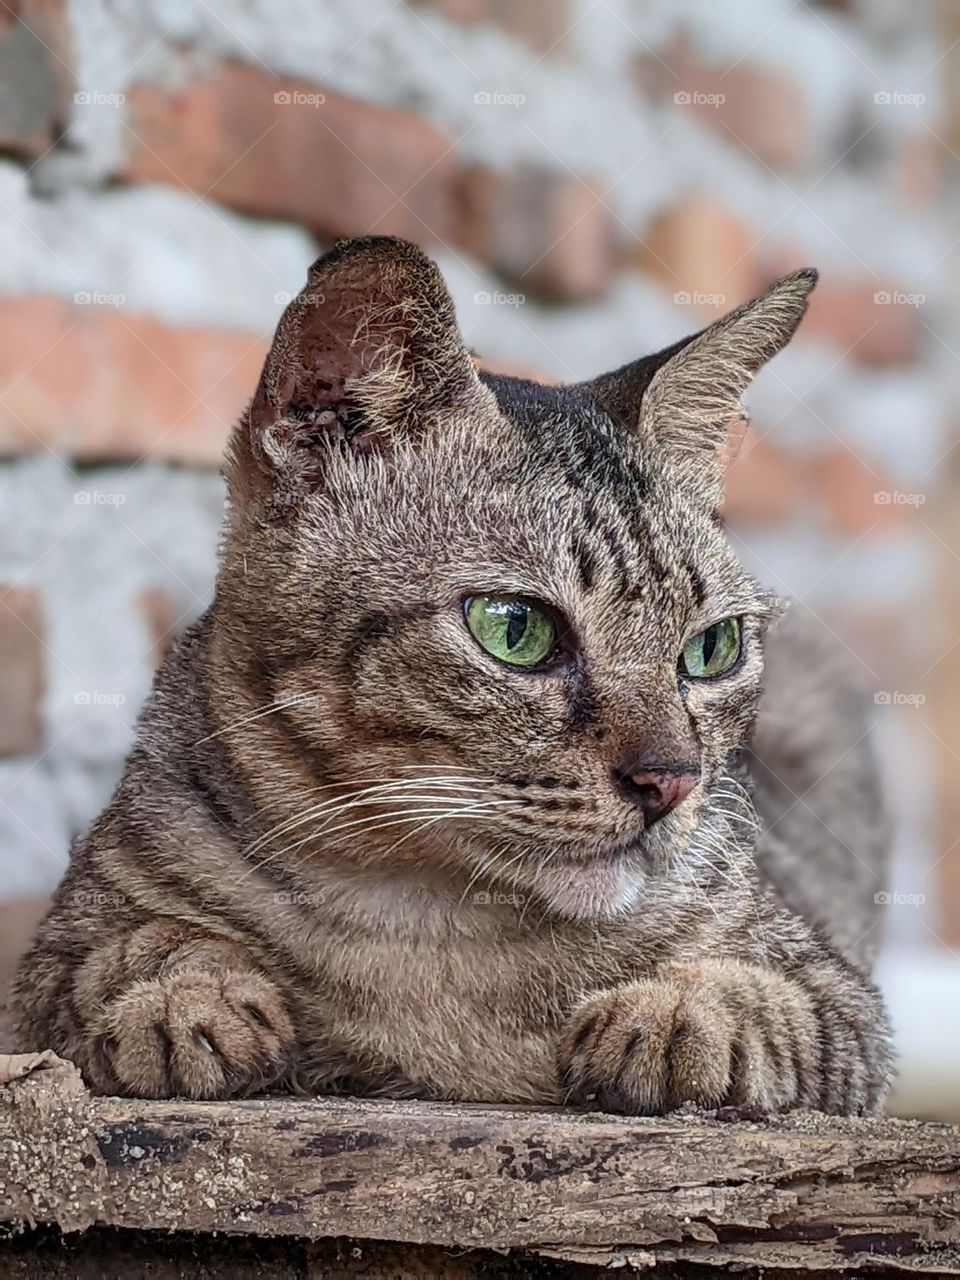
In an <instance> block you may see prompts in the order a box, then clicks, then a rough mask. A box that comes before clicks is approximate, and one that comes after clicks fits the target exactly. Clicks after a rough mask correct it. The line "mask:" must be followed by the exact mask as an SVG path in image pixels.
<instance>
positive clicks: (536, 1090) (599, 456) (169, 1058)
mask: <svg viewBox="0 0 960 1280" xmlns="http://www.w3.org/2000/svg"><path fill="white" fill-rule="evenodd" d="M815 281H816V273H815V272H814V271H812V270H803V271H798V272H795V273H794V274H792V275H789V276H786V277H784V278H783V279H781V280H779V281H778V282H777V283H775V284H774V285H773V286H772V287H771V288H770V289H769V291H768V292H767V293H765V294H764V295H763V296H762V297H759V298H757V299H755V300H753V301H751V302H749V303H747V304H745V305H743V306H741V307H739V308H738V309H737V310H735V311H732V312H731V313H730V314H728V315H727V316H725V317H724V318H722V319H720V320H718V321H716V322H715V323H712V324H710V325H709V326H708V327H707V328H705V329H704V330H702V331H701V332H700V333H698V334H695V335H694V336H692V337H690V338H686V339H684V340H683V341H681V342H677V343H675V344H674V345H673V346H671V347H669V348H668V349H667V350H665V351H661V352H660V353H658V354H656V355H653V356H649V357H646V358H643V359H640V360H637V361H636V362H634V363H632V364H628V365H626V366H624V367H623V368H621V369H618V370H617V371H616V372H613V373H609V374H606V375H604V376H602V377H598V378H596V379H595V380H594V381H590V382H583V383H580V384H577V385H569V386H565V387H548V386H541V385H539V384H537V383H534V382H530V381H524V380H520V379H514V378H507V377H498V376H494V375H492V374H489V373H480V372H478V371H477V369H476V367H475V364H474V362H473V360H472V359H471V356H470V353H469V352H468V350H467V349H466V347H465V345H464V342H463V339H462V337H461V336H460V333H459V331H458V328H457V325H456V320H455V316H454V309H453V304H452V301H451V299H450V296H449V294H448V292H447V290H446V287H445V285H444V283H443V280H442V277H441V275H440V272H439V270H438V268H437V267H436V266H435V265H434V264H433V263H432V262H431V261H430V260H429V259H428V258H427V257H426V256H425V255H424V254H423V253H422V252H421V251H420V250H419V249H417V248H416V247H414V246H413V245H411V244H407V243H405V242H403V241H400V240H396V239H393V238H389V237H367V238H361V239H357V240H352V241H345V242H341V243H340V244H338V245H337V246H336V247H335V248H334V249H333V250H332V251H330V252H329V253H327V254H326V255H325V256H324V257H322V258H321V259H320V260H319V261H318V262H317V263H315V265H314V266H313V268H312V269H311V271H310V274H309V279H308V282H307V284H306V286H305V288H304V290H303V292H302V293H301V294H300V295H299V296H298V297H297V298H296V299H295V300H294V301H293V302H292V303H291V305H290V306H289V307H288V308H287V310H286V312H285V313H284V315H283V317H282V319H281V321H280V324H279V326H278V329H277V333H276V338H275V341H274V343H273V346H272V349H271V351H270V353H269V355H268V358H267V360H266V364H265V367H264V370H263V374H262V377H261V380H260V383H259V386H258V388H257V391H256V394H255V396H254V398H253V401H252V403H251V405H250V407H249V409H248V410H247V412H246V413H245V414H244V416H243V418H242V419H241V421H240V423H239V425H238V426H237V428H236V430H235V432H234V434H233V436H232V439H231V442H230V445H229V449H228V453H227V459H226V478H227V485H228V504H227V511H226V517H225V525H224V531H223V538H222V552H221V563H220V571H219V576H218V580H217V584H216V592H215V598H214V601H213V604H212V606H211V607H210V609H209V610H208V611H207V613H206V614H205V615H204V616H203V617H202V618H201V619H200V620H199V622H197V623H196V624H195V625H194V626H193V627H191V628H190V629H189V630H188V631H187V632H186V633H185V634H184V636H183V637H182V638H181V640H180V641H179V642H178V643H177V644H176V645H175V647H174V648H173V650H172V651H171V652H170V654H169V656H168V658H167V660H166V661H165V663H164V665H163V667H162V669H161V671H160V673H159V675H158V678H157V681H156V686H155V689H154V692H153V694H152V696H151V698H150V700H149V702H148V704H147V706H146V708H145V710H144V711H143V713H142V715H141V717H140V720H139V725H138V730H137V737H136V743H135V746H134V748H133V751H132V753H131V755H130V758H129V761H128V763H127V766H126V771H125V773H124V775H123V778H122V781H121V782H120V785H119V787H118V790H117V791H116V794H115V795H114V797H113V799H112V801H111V803H110V804H109V806H108V807H107V809H106V810H105V812H104V813H103V814H102V815H101V816H100V818H99V819H98V820H97V821H96V822H95V823H94V825H93V827H92V829H91V830H90V831H89V832H88V833H87V834H86V835H85V836H84V837H82V838H81V839H80V840H79V841H77V842H76V844H75V846H74V848H73V851H72V855H71V861H70V865H69V868H68V871H67V873H66V875H65V878H64V880H63V882H62V884H61V885H60V887H59V889H58V890H57V893H56V896H55V900H54V905H53V907H52V909H51V911H50V913H49V915H48V917H47V919H46V920H45V922H44V923H43V925H42V926H41V928H40V931H39V934H38V936H37V938H36V941H35V943H34V945H33V947H32V949H31V950H30V952H29V953H28V954H27V956H26V957H25V959H24V961H23V963H22V965H21V967H20V970H19V975H18V979H17V983H16V995H15V1004H16V1008H17V1009H18V1011H19V1037H20V1041H21V1043H22V1045H23V1047H25V1048H26V1047H30V1048H37V1049H39V1048H53V1049H55V1050H56V1051H57V1052H58V1053H60V1054H63V1055H64V1056H67V1057H70V1058H72V1059H73V1060H74V1061H75V1062H76V1063H77V1064H78V1065H79V1067H80V1069H81V1071H82V1073H83V1075H84V1077H85V1079H86V1081H87V1083H88V1085H89V1086H90V1087H91V1088H92V1089H93V1090H95V1091H97V1092H101V1093H103V1092H115V1093H120V1094H124V1095H134V1096H138V1095H139V1096H144V1097H167V1096H174V1095H185V1096H188V1097H193V1098H224V1097H230V1096H236V1095H245V1094H249V1093H252V1092H256V1091H258V1090H264V1089H281V1090H292V1091H338V1090H339V1091H349V1092H355V1093H360V1094H370V1095H376V1094H380V1095H390V1096H397V1097H420V1098H427V1099H430V1098H432V1099H456V1100H467V1101H469V1100H476V1101H484V1102H500V1103H539V1104H553V1103H560V1102H568V1103H574V1104H580V1105H588V1106H593V1107H599V1108H601V1109H605V1110H609V1111H620V1112H627V1113H635V1114H644V1113H650V1114H655V1113H662V1112H665V1111H668V1110H670V1109H673V1108H676V1107H677V1106H680V1105H682V1104H686V1103H689V1104H694V1105H699V1106H701V1107H708V1108H712V1107H720V1106H733V1107H746V1108H753V1109H756V1110H758V1111H761V1112H776V1111H783V1110H787V1109H791V1108H796V1107H806V1108H818V1109H821V1110H824V1111H828V1112H835V1113H866V1112H873V1111H876V1110H877V1109H879V1108H880V1107H881V1105H882V1102H883V1099H884V1095H885V1092H886V1090H887V1087H888V1083H889V1079H890V1073H891V1048H890V1036H889V1030H888V1026H887V1020H886V1015H885V1013H884V1009H883V1006H882V1003H881V999H880V996H879V994H878V992H877V989H876V988H875V986H874V985H873V983H872V981H871V978H870V977H869V974H868V963H869V956H870V951H871V948H872V943H873V941H874V930H873V924H874V921H875V916H874V893H875V891H876V889H877V888H879V886H880V884H881V883H882V874H883V859H884V839H883V823H882V818H881V817H880V814H879V807H878V805H877V802H876V797H875V795H874V792H873V782H872V778H873V771H872V769H871V767H870V764H869V761H868V759H867V756H866V755H865V754H864V752H865V747H864V744H863V742H862V739H863V736H864V731H865V728H866V720H865V718H864V715H865V712H864V707H863V702H862V699H861V698H860V697H859V695H858V694H856V692H854V691H853V686H852V685H851V684H850V682H849V680H848V677H847V675H846V674H844V673H842V672H841V671H840V669H839V667H838V664H837V663H836V662H835V661H833V660H832V659H830V658H824V654H823V652H822V649H823V646H822V643H821V642H820V641H813V640H811V639H810V636H811V629H810V626H809V623H808V622H804V621H803V620H802V619H801V618H799V615H794V614H791V613H790V612H787V613H786V615H785V617H784V618H783V620H782V621H779V622H778V621H777V618H778V615H779V614H780V613H781V612H782V608H781V605H780V604H779V603H778V602H777V601H776V600H774V599H773V598H772V597H771V596H770V594H769V593H767V592H765V591H764V590H762V589H761V588H760V587H759V586H758V585H757V583H756V582H754V581H753V579H752V578H751V577H750V576H749V575H748V574H747V573H746V572H745V571H744V569H743V568H741V566H740V564H739V563H738V560H737V558H736V556H735V555H734V553H733V551H732V550H731V547H730V545H729V543H728V540H727V538H726V535H725V532H724V526H723V520H722V517H721V515H720V514H718V507H719V504H720V502H721V498H722V488H723V470H724V464H725V458H726V455H727V452H728V449H727V446H726V440H727V436H728V429H729V427H730V424H731V422H732V421H735V420H736V419H737V416H738V413H739V412H740V410H739V403H740V398H741V395H742V394H743V392H744V391H745V390H746V388H747V386H748V384H749V383H750V381H751V379H752V377H753V375H754V374H755V373H756V372H757V371H758V370H759V369H760V367H761V366H762V365H763V364H764V363H765V362H766V361H767V360H769V359H770V358H771V357H772V356H774V355H775V354H776V353H777V352H778V351H779V350H780V349H781V348H782V347H783V346H784V345H785V344H786V343H787V342H788V341H789V339H790V337H791V336H792V334H793V332H794V330H795V329H796V327H797V325H798V323H799V322H800V319H801V317H802V315H803V313H804V310H805V308H806V304H807V297H808V295H809V293H810V290H811V289H812V288H813V286H814V284H815ZM795 617H796V618H797V619H798V620H797V621H794V620H793V619H794V618H795ZM765 647H766V648H767V650H768V651H769V652H768V661H769V662H770V663H771V667H772V670H773V671H774V672H775V673H776V682H775V684H772V685H771V687H770V688H769V689H768V690H767V692H766V693H765V694H764V696H763V698H762V700H761V672H762V667H763V653H764V648H765ZM758 704H759V705H760V707H761V716H760V724H759V726H758V727H757V730H756V732H755V733H753V725H754V721H755V718H756V714H757V707H758ZM820 775H823V776H824V777H827V776H829V777H830V779H831V782H830V784H829V785H827V786H826V787H825V786H824V785H822V778H821V777H820ZM753 779H759V787H760V790H759V792H758V795H757V801H756V805H755V804H754V802H753V800H752V799H751V787H752V785H753V783H752V780H753ZM818 806H820V807H819V809H818ZM757 808H759V809H760V811H761V812H762V813H764V816H765V818H766V820H767V825H768V828H770V829H769V830H768V832H767V834H761V835H759V836H758V824H757V816H756V809H757ZM838 829H842V832H843V834H842V835H840V834H836V831H837V830H838ZM786 836H790V837H791V838H784V837H786Z"/></svg>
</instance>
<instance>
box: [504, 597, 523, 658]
mask: <svg viewBox="0 0 960 1280" xmlns="http://www.w3.org/2000/svg"><path fill="white" fill-rule="evenodd" d="M526 629H527V610H526V609H525V608H524V607H523V605H520V604H511V605H510V607H509V608H508V610H507V648H508V649H515V648H516V647H517V645H518V644H519V643H520V641H521V640H522V639H523V633H524V632H525V631H526Z"/></svg>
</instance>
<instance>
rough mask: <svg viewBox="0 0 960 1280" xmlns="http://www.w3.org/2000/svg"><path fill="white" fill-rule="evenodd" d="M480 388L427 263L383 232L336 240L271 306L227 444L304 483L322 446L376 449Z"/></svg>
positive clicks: (280, 478)
mask: <svg viewBox="0 0 960 1280" xmlns="http://www.w3.org/2000/svg"><path fill="white" fill-rule="evenodd" d="M482 395H484V392H483V389H482V387H481V385H480V383H479V380H478V378H477V375H476V372H475V370H474V367H473V364H472V362H471V360H470V356H469V354H468V352H467V350H466V348H465V346H464V343H463V339H462V338H461V336H460V332H459V329H458V328H457V322H456V317H455V315H454V307H453V301H452V299H451V297H450V294H449V293H448V291H447V288H446V285H445V284H444V282H443V278H442V276H441V275H440V271H439V269H438V268H437V266H436V265H435V264H434V263H433V262H432V261H431V260H430V259H429V258H428V257H427V256H426V254H424V253H423V252H422V251H421V250H420V249H419V248H417V246H416V245H413V244H410V243H408V242H406V241H404V240H398V239H395V238H394V237H391V236H367V237H361V238H359V239H356V240H344V241H341V242H340V243H339V244H337V245H336V246H335V248H333V249H332V250H331V251H330V252H329V253H327V254H325V255H324V256H323V257H322V258H320V259H319V260H318V261H317V262H315V263H314V265H313V266H312V267H311V268H310V274H309V277H308V280H307V284H306V287H305V288H304V289H303V290H302V291H301V292H300V293H299V294H298V295H297V297H295V298H294V299H293V301H292V302H291V303H290V305H289V306H288V307H287V309H286V311H285V312H284V313H283V316H282V318H281V320H280V323H279V325H278V327H277V332H276V336H275V338H274V341H273V346H272V348H271V350H270V353H269V355H268V356H267V360H266V363H265V365H264V368H263V373H262V375H261V378H260V385H259V386H258V387H257V391H256V394H255V396H254V398H253V402H252V403H251V405H250V408H249V410H248V411H247V413H246V415H245V417H244V420H243V421H242V422H241V424H240V428H239V431H238V432H237V433H236V434H235V437H234V442H233V446H232V456H233V458H234V459H235V460H237V461H242V460H243V459H244V458H246V457H249V455H250V453H251V452H252V455H253V459H254V460H255V461H256V463H257V464H258V469H259V470H260V472H261V473H263V474H270V475H271V476H272V477H273V481H274V483H275V484H276V485H277V487H278V488H281V489H285V490H288V491H289V490H296V489H297V488H302V487H304V486H307V487H314V488H315V487H316V486H318V485H322V484H323V482H324V477H325V468H326V465H327V463H328V462H329V459H330V452H331V449H344V450H349V451H351V452H354V453H358V454H359V453H364V452H373V451H376V452H384V451H387V450H389V449H390V448H391V446H392V445H393V444H394V443H395V442H396V441H397V440H399V439H400V438H401V437H403V438H407V439H410V438H415V437H419V436H420V435H423V434H426V433H428V432H429V431H431V430H433V429H434V428H435V426H436V425H437V422H438V419H439V417H440V416H442V415H443V414H444V413H449V412H451V411H452V410H455V409H462V408H463V407H465V406H466V405H467V404H468V403H469V402H471V401H472V400H475V399H476V398H477V397H478V396H482ZM239 469H240V468H237V467H235V468H234V469H233V470H234V472H236V471H238V470H239Z"/></svg>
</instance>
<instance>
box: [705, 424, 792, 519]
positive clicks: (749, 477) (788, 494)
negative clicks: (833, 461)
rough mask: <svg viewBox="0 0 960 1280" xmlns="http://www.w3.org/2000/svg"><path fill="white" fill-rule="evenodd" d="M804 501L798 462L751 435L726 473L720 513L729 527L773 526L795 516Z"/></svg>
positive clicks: (770, 443)
mask: <svg viewBox="0 0 960 1280" xmlns="http://www.w3.org/2000/svg"><path fill="white" fill-rule="evenodd" d="M806 499H807V494H806V486H805V477H804V474H803V466H802V462H801V460H800V459H798V458H797V457H796V455H794V454H790V453H788V452H787V450H785V449H783V448H781V447H780V446H779V445H777V444H776V443H775V442H774V441H772V440H769V439H766V438H763V437H762V436H760V435H758V434H757V433H756V432H755V431H750V432H748V433H747V436H746V439H745V440H744V443H743V445H742V447H741V449H740V451H739V453H738V454H737V455H736V457H735V458H734V459H733V461H732V462H731V464H730V466H729V468H728V470H727V478H726V500H725V502H724V512H725V514H726V516H727V518H728V519H729V520H730V522H731V523H732V524H735V525H736V524H777V523H779V522H780V521H786V520H789V519H791V518H792V517H794V516H796V515H797V514H798V513H800V512H801V511H802V510H803V507H804V503H805V501H806Z"/></svg>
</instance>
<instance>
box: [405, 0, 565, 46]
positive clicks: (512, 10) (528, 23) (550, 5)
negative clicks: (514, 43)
mask: <svg viewBox="0 0 960 1280" xmlns="http://www.w3.org/2000/svg"><path fill="white" fill-rule="evenodd" d="M418 7H423V8H432V9H436V10H438V11H439V12H440V13H442V14H443V16H444V17H445V18H449V19H450V21H451V22H460V23H463V24H464V25H469V26H475V25H485V26H497V27H499V28H500V29H501V30H502V31H505V32H506V33H507V34H508V35H511V36H513V37H514V38H515V39H517V40H522V41H523V43H524V44H528V45H529V46H530V47H531V48H532V49H536V50H537V51H538V52H539V53H556V52H558V51H561V50H562V49H563V46H564V43H565V40H564V37H565V36H566V34H567V32H568V31H569V30H570V26H571V23H572V21H573V19H572V17H571V14H570V5H569V3H568V2H567V0H523V3H522V4H518V3H517V0H423V2H422V4H421V5H420V6H418Z"/></svg>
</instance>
